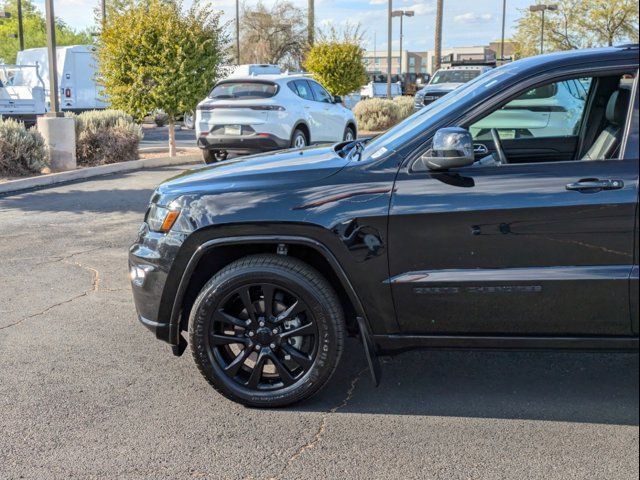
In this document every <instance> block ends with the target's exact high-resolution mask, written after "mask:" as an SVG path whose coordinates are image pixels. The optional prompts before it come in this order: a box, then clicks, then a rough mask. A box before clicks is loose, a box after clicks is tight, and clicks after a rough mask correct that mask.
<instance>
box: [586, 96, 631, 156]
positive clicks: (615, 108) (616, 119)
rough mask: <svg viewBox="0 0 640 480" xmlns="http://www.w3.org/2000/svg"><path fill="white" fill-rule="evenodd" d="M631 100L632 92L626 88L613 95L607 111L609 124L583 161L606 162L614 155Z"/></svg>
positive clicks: (606, 116) (606, 115)
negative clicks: (605, 160)
mask: <svg viewBox="0 0 640 480" xmlns="http://www.w3.org/2000/svg"><path fill="white" fill-rule="evenodd" d="M630 98H631V92H630V91H629V90H628V89H626V88H620V89H618V90H616V91H615V92H613V93H612V94H611V96H610V97H609V101H608V102H607V108H606V111H605V118H606V122H607V123H606V125H605V127H604V128H603V130H602V131H601V132H600V135H598V137H597V138H596V139H595V141H594V142H593V144H592V145H591V147H590V148H589V150H588V151H587V152H586V153H585V154H584V156H583V157H582V160H604V159H607V158H611V157H612V156H613V155H614V153H615V152H616V151H617V149H618V147H619V146H620V140H621V139H622V133H623V130H624V122H625V120H626V118H627V110H628V109H629V99H630Z"/></svg>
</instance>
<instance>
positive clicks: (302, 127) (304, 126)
mask: <svg viewBox="0 0 640 480" xmlns="http://www.w3.org/2000/svg"><path fill="white" fill-rule="evenodd" d="M296 130H301V131H302V132H303V133H304V134H305V135H306V137H307V142H308V143H311V132H310V131H309V127H307V124H306V123H304V122H298V123H296V126H295V127H293V130H291V137H293V132H295V131H296Z"/></svg>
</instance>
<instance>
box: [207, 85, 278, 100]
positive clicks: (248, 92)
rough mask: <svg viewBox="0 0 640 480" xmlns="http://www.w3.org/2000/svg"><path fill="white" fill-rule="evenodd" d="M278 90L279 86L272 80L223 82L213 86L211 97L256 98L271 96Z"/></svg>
mask: <svg viewBox="0 0 640 480" xmlns="http://www.w3.org/2000/svg"><path fill="white" fill-rule="evenodd" d="M277 91H278V86H277V85H276V84H275V83H271V82H251V81H238V82H233V81H232V82H222V83H219V84H218V85H216V86H215V87H213V90H211V93H210V94H209V98H216V99H230V98H234V99H246V100H250V99H256V98H270V97H273V96H274V95H275V94H276V92H277Z"/></svg>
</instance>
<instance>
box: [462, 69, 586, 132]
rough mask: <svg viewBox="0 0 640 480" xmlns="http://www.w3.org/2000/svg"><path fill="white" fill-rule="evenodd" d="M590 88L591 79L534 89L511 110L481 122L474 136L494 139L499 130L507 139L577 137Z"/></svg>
mask: <svg viewBox="0 0 640 480" xmlns="http://www.w3.org/2000/svg"><path fill="white" fill-rule="evenodd" d="M590 84H591V78H587V79H584V80H582V81H581V79H569V80H566V81H564V82H558V83H552V84H550V85H545V86H543V87H540V88H532V89H531V90H529V91H528V92H527V93H525V94H524V95H522V96H521V97H520V98H518V99H517V100H513V101H512V102H510V103H509V108H501V109H499V110H496V111H495V112H493V113H492V114H491V115H488V116H487V117H485V118H484V119H483V120H482V121H480V122H477V123H476V124H475V125H474V126H473V128H472V129H471V134H472V135H473V138H476V139H479V138H484V139H491V130H492V129H494V128H495V129H497V131H498V133H499V134H500V137H501V138H504V139H506V138H524V137H549V136H560V135H566V136H571V135H575V134H576V132H575V129H576V128H579V127H580V118H581V117H582V112H583V111H584V102H585V101H586V100H587V96H588V93H589V88H590ZM533 117H535V118H536V121H535V122H532V119H533Z"/></svg>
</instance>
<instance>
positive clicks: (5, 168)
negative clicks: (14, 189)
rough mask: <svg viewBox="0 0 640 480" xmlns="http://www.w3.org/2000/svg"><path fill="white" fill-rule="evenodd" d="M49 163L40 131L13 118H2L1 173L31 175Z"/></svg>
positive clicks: (0, 142) (0, 132)
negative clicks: (28, 127)
mask: <svg viewBox="0 0 640 480" xmlns="http://www.w3.org/2000/svg"><path fill="white" fill-rule="evenodd" d="M48 165H49V159H48V157H47V150H46V149H45V145H44V139H43V138H42V135H40V132H38V131H37V130H36V129H35V128H30V129H27V128H25V126H24V124H23V123H21V122H17V121H15V120H13V119H7V120H2V118H0V175H6V176H19V175H31V174H34V173H40V171H41V170H42V169H43V168H45V167H47V166H48Z"/></svg>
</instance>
